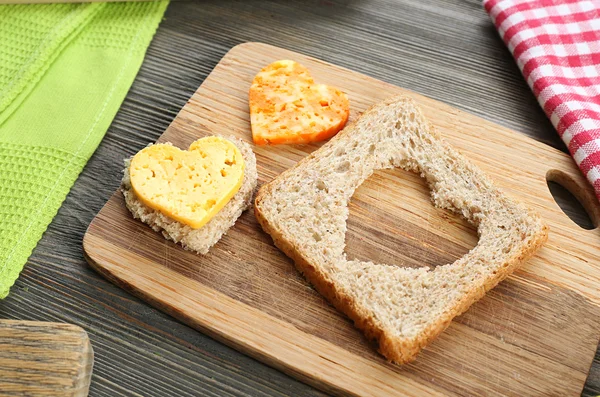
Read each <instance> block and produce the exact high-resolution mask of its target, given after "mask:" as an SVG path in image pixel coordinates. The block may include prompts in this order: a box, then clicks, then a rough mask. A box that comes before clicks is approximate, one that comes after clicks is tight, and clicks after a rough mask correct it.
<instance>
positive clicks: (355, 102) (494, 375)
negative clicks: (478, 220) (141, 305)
mask: <svg viewBox="0 0 600 397" xmlns="http://www.w3.org/2000/svg"><path fill="white" fill-rule="evenodd" d="M278 59H291V60H294V61H297V62H299V63H301V64H302V65H304V66H306V67H308V69H309V70H310V71H311V74H312V75H313V77H314V78H315V81H317V82H319V83H325V84H329V85H332V86H334V87H338V88H340V89H341V90H343V91H344V92H345V93H346V94H347V95H348V98H349V100H350V103H351V115H350V122H352V121H353V120H354V119H355V118H356V117H358V115H359V114H360V113H361V112H363V111H364V110H366V109H367V108H368V107H369V106H371V105H373V104H375V103H377V102H379V101H381V100H383V99H385V98H388V97H390V96H392V95H396V94H409V95H411V96H413V97H415V99H416V100H417V101H418V103H419V104H420V105H421V106H422V108H423V110H424V113H425V116H426V117H427V118H428V120H429V121H430V122H431V123H432V124H433V125H434V126H436V128H437V129H438V130H439V131H440V133H441V134H442V136H444V137H445V139H447V140H448V141H449V142H450V143H452V144H453V145H454V146H455V147H457V148H459V149H460V150H461V151H462V152H463V153H464V154H465V155H466V156H467V157H468V158H469V159H471V160H472V161H474V162H475V163H476V164H477V165H479V166H480V167H481V168H482V169H483V170H484V171H486V172H487V173H488V174H489V175H490V176H491V177H492V179H493V180H494V181H495V182H496V183H497V184H499V185H500V187H502V188H503V189H504V190H505V191H507V192H509V193H510V194H512V195H514V196H516V197H517V198H518V199H520V200H521V201H523V202H525V203H526V204H528V205H529V206H530V207H532V208H534V209H535V210H537V211H538V212H539V213H540V214H541V216H542V217H543V218H544V219H545V221H546V222H547V223H548V225H549V227H550V230H551V232H550V235H549V240H548V243H547V244H546V246H545V247H544V249H543V250H542V251H540V252H539V254H537V255H536V256H535V257H534V258H533V259H531V260H530V261H529V262H528V263H527V265H526V266H525V267H523V268H522V269H521V270H520V271H518V272H517V273H516V274H515V275H514V276H511V277H510V278H509V280H508V282H506V283H505V284H503V285H502V287H501V288H499V289H498V290H493V291H492V292H490V293H489V294H488V295H489V296H486V297H485V298H484V299H483V300H482V301H481V302H480V303H478V304H476V305H474V306H473V307H472V308H471V309H470V310H469V312H468V313H467V314H466V315H464V316H461V317H460V318H459V319H458V320H457V321H455V322H454V323H453V324H452V325H451V326H450V327H449V328H448V330H446V332H445V333H444V334H443V336H442V337H441V338H440V340H438V341H436V342H434V343H433V344H432V345H431V346H430V347H429V348H428V349H426V350H425V351H424V352H423V353H421V354H420V355H419V357H418V359H417V361H416V362H415V363H414V364H411V365H407V366H404V367H400V366H397V365H392V364H389V363H387V362H386V361H385V360H384V359H383V358H382V357H380V356H378V355H377V354H376V353H375V351H374V347H373V346H372V345H370V344H369V343H368V342H367V341H365V340H364V339H363V338H362V336H361V335H360V333H359V332H358V331H356V330H355V329H354V328H353V326H352V324H351V323H350V322H349V321H347V320H346V319H345V318H344V317H343V316H342V315H340V314H338V313H337V312H335V310H332V308H331V306H330V305H329V304H328V303H327V302H326V301H325V300H324V299H323V298H322V297H321V296H319V294H318V293H317V292H316V291H314V290H312V289H311V288H310V286H309V285H308V283H307V282H305V281H304V280H303V279H302V277H301V276H300V275H299V274H298V273H297V272H296V271H295V269H294V267H293V264H292V263H291V261H290V260H289V259H288V258H286V257H285V255H283V254H282V253H281V252H280V251H279V250H277V249H276V248H274V247H273V245H272V242H271V240H270V238H269V236H268V235H266V234H265V233H263V232H262V230H261V228H260V226H259V225H258V223H257V221H256V219H255V217H254V213H253V211H248V212H246V213H245V214H244V215H243V216H242V217H241V218H240V219H239V220H238V221H237V222H236V225H235V226H234V227H233V228H232V229H230V230H229V232H228V233H227V235H226V236H225V237H224V238H223V239H222V240H221V241H220V242H219V243H218V244H217V245H216V246H214V247H213V248H212V249H211V251H210V252H209V253H208V254H207V255H205V256H198V255H196V254H194V253H192V252H188V251H185V250H183V249H182V248H181V247H180V246H178V245H176V244H173V243H170V242H167V241H165V240H164V238H163V237H162V235H161V234H159V233H155V232H153V231H152V230H151V229H150V228H149V227H148V226H147V225H144V224H143V223H141V222H139V221H136V220H134V219H133V217H132V216H131V214H130V213H129V211H128V210H127V209H126V207H125V204H124V200H123V197H122V194H121V192H120V191H117V192H116V193H115V194H114V195H113V196H112V197H111V199H110V200H109V202H108V203H107V205H106V206H105V207H104V208H103V209H102V210H101V211H100V213H99V214H98V215H97V216H96V218H95V219H94V220H93V221H92V223H91V225H90V227H89V229H88V231H87V233H86V235H85V237H84V240H83V245H84V251H85V254H86V257H87V258H88V261H89V263H90V265H92V267H94V268H95V269H96V270H98V271H99V272H100V273H102V274H103V275H105V276H106V277H107V278H109V279H110V280H112V281H113V282H115V283H116V284H117V285H120V286H122V287H123V288H125V289H127V290H128V291H132V292H133V293H134V294H136V295H138V296H140V297H142V298H143V299H144V300H146V301H148V302H150V303H151V304H153V305H154V306H156V307H158V308H160V309H161V310H164V311H165V312H167V313H169V314H171V315H173V316H175V317H177V318H179V319H181V320H182V321H184V322H185V323H187V324H189V325H191V326H193V327H195V328H197V329H199V330H200V331H202V332H206V333H207V334H209V335H211V336H213V337H214V338H216V339H219V340H221V341H223V342H224V343H227V344H229V345H231V346H233V347H235V348H237V349H239V350H240V351H242V352H245V353H247V354H249V355H251V356H253V357H257V358H259V359H260V360H262V361H264V362H266V363H267V364H269V365H272V366H274V367H276V368H278V369H281V370H282V371H284V372H287V373H289V374H291V375H293V376H296V377H298V378H299V379H301V380H304V381H306V382H308V383H310V384H313V385H315V386H317V387H319V388H321V389H323V390H328V391H332V392H334V393H336V394H340V393H342V394H353V395H354V394H355V395H362V396H378V395H383V394H385V395H415V396H418V395H422V394H423V393H426V394H435V393H443V394H446V395H482V394H485V395H493V394H497V395H500V394H513V395H519V396H522V395H533V394H541V395H561V396H567V395H572V396H576V395H579V394H580V393H581V390H582V388H583V385H584V383H585V378H586V376H587V371H588V369H589V367H590V365H591V362H592V360H593V357H594V353H595V351H596V347H597V345H598V339H599V338H600V319H599V318H597V316H598V314H600V310H599V308H598V304H599V303H600V291H599V290H598V288H597V285H598V284H600V269H599V268H598V267H597V266H596V265H595V264H596V263H599V262H600V244H599V243H600V236H598V234H597V232H596V231H589V230H585V229H582V228H581V227H579V226H578V225H576V224H575V223H573V222H572V221H571V220H570V219H569V218H568V217H567V216H566V215H565V214H564V213H563V211H562V210H561V209H560V208H559V207H558V206H557V205H556V202H555V201H554V199H553V198H552V194H551V193H550V191H549V190H548V186H547V181H546V176H547V175H552V176H553V179H555V180H556V179H560V180H561V181H562V183H563V184H567V183H565V181H568V184H569V185H571V186H576V187H577V191H578V193H579V194H580V195H581V196H582V197H584V196H585V195H586V193H589V195H587V200H585V202H589V203H592V202H593V201H592V200H595V197H594V194H593V192H592V190H591V189H587V184H586V182H585V180H584V178H583V177H582V176H581V175H580V174H579V172H578V170H577V168H576V166H575V165H573V161H572V160H571V158H570V157H569V156H567V155H565V154H564V153H561V152H560V151H558V150H556V149H554V148H551V147H548V146H547V145H544V144H542V143H538V142H536V141H534V140H532V139H530V138H526V137H523V136H522V135H520V134H518V133H516V132H512V131H510V130H508V129H506V128H502V127H500V126H497V125H495V124H493V123H490V122H488V121H485V120H483V119H481V118H479V117H476V116H472V115H470V114H468V113H466V112H462V111H459V110H457V109H455V108H452V107H450V106H448V105H445V104H443V103H440V102H438V101H434V100H430V99H427V98H425V97H422V96H416V95H415V94H412V93H409V92H407V91H405V90H402V89H400V88H398V87H395V86H393V85H391V84H386V83H383V82H381V81H378V80H376V79H373V78H369V77H367V76H365V75H361V74H359V73H355V72H351V71H349V70H345V69H342V68H339V67H336V66H333V65H330V64H327V63H324V62H322V61H319V60H315V59H311V58H308V57H306V56H303V55H300V54H297V53H293V52H290V51H287V50H283V49H279V48H277V47H273V46H269V45H264V44H259V43H246V44H242V45H239V46H236V47H235V48H233V49H232V50H231V51H229V52H228V53H227V54H226V55H225V57H224V58H223V59H222V60H221V61H220V62H219V64H218V65H217V66H216V67H215V69H214V71H213V72H212V73H211V74H210V75H209V76H208V77H207V78H206V80H205V81H204V83H203V84H202V86H201V87H200V88H199V89H198V91H197V92H196V93H195V94H194V95H193V96H192V97H191V98H190V100H189V101H188V103H187V105H186V106H185V107H184V108H183V109H182V110H181V112H180V113H179V115H178V116H177V117H176V118H175V120H174V121H173V123H172V124H171V125H170V126H169V128H168V129H167V130H166V131H165V133H164V134H163V135H162V136H161V137H160V139H159V141H160V142H171V143H173V144H174V145H176V146H178V147H181V148H187V147H188V146H189V145H190V144H191V143H192V142H193V141H195V140H197V139H198V138H201V137H203V136H207V135H212V134H222V135H231V136H235V137H237V138H240V139H242V140H244V141H246V142H248V143H249V144H252V134H251V131H250V122H249V119H250V116H249V112H248V89H249V87H250V85H251V83H252V79H253V77H254V76H255V75H256V73H258V71H260V70H261V68H263V67H264V66H265V65H268V64H270V63H272V62H274V61H276V60H278ZM320 146H321V144H313V145H284V146H253V150H254V152H255V154H256V157H257V169H258V175H259V178H258V179H259V186H260V185H262V184H264V183H267V182H269V181H270V180H272V179H273V178H274V177H275V176H276V175H278V174H280V173H281V172H282V171H284V170H285V169H288V168H290V167H292V166H293V165H294V164H295V163H296V162H297V161H298V160H300V159H302V158H303V157H305V156H306V155H307V154H308V153H311V152H312V151H314V150H315V149H316V148H318V147H320ZM557 175H558V176H560V177H557ZM428 196H429V190H428V188H427V187H426V185H425V183H424V182H423V181H422V180H421V179H420V177H419V176H418V175H413V174H411V173H409V172H403V171H400V170H388V171H380V172H376V173H375V175H374V176H372V177H370V178H369V179H367V180H366V181H365V182H364V183H363V184H362V185H361V186H360V187H359V188H358V189H357V191H356V192H355V194H354V195H353V197H352V201H351V205H350V217H349V219H348V229H349V231H348V233H347V235H346V244H347V249H346V252H347V254H348V256H349V258H350V259H354V258H357V257H359V259H362V260H367V261H369V260H371V261H374V262H375V263H387V264H393V265H398V266H430V267H433V266H436V265H444V264H447V263H451V262H454V260H456V259H458V258H459V257H460V256H462V255H464V254H465V253H466V252H468V250H469V249H471V248H473V246H474V245H475V244H476V243H477V236H476V231H475V230H474V229H473V228H472V227H470V225H469V224H468V223H467V222H465V221H463V220H462V219H460V218H459V217H457V216H455V215H453V214H452V213H450V212H449V211H442V210H439V209H436V208H434V207H433V206H432V204H431V202H430V200H429V197H428ZM586 298H587V299H586ZM299 307H300V308H302V310H298V308H299ZM525 313H528V315H524V314H525ZM540 340H542V341H543V342H542V343H540ZM541 368H543V370H539V369H541ZM493 379H503V380H504V381H502V382H496V381H493Z"/></svg>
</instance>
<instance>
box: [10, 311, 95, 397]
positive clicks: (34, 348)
mask: <svg viewBox="0 0 600 397" xmlns="http://www.w3.org/2000/svg"><path fill="white" fill-rule="evenodd" d="M93 366H94V351H93V349H92V346H91V345H90V340H89V338H88V336H87V333H86V332H85V331H84V330H83V329H82V328H81V327H78V326H75V325H71V324H61V323H45V322H38V321H15V320H0V394H1V395H2V396H40V397H42V396H57V397H58V396H61V397H85V396H87V395H88V390H89V387H90V379H91V376H92V368H93Z"/></svg>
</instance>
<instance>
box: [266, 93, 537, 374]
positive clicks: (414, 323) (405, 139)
mask: <svg viewBox="0 0 600 397" xmlns="http://www.w3.org/2000/svg"><path fill="white" fill-rule="evenodd" d="M393 167H401V168H403V169H406V170H410V171H413V172H416V173H418V174H420V175H421V176H422V177H423V178H424V179H425V180H426V181H427V184H428V186H429V188H430V189H431V198H432V201H433V203H434V205H436V206H437V207H440V208H446V209H449V210H451V211H454V212H456V213H458V214H460V215H461V216H463V217H464V218H465V219H467V220H468V221H469V222H470V223H472V224H473V225H475V226H476V227H477V229H478V234H479V242H478V244H477V246H476V247H475V248H473V249H472V250H471V251H470V252H469V253H467V254H466V255H465V256H463V257H462V258H460V259H458V260H457V261H455V262H454V263H452V264H447V265H444V266H437V267H436V268H435V269H433V270H430V269H429V268H427V267H422V268H404V267H399V266H394V265H393V264H376V263H372V262H363V261H358V260H348V259H347V258H346V254H345V252H344V249H345V234H346V220H347V218H348V202H349V201H350V199H351V197H352V195H353V193H354V191H355V190H356V188H357V187H358V186H359V185H360V184H361V183H362V182H363V181H364V180H365V179H367V178H368V177H369V176H370V175H371V174H372V173H373V172H374V171H375V170H378V169H386V168H393ZM255 214H256V217H257V219H258V221H259V222H260V224H261V226H262V227H263V229H264V230H265V231H266V232H267V233H269V234H270V235H271V236H272V238H273V241H274V242H275V245H277V247H279V248H280V249H281V250H282V251H283V252H284V253H285V254H286V255H288V256H289V257H291V258H292V259H293V260H294V262H295V264H296V267H297V268H298V269H299V270H300V271H301V272H302V273H303V274H304V275H305V277H306V278H307V279H308V280H309V281H310V282H311V283H312V284H313V285H314V286H315V288H316V289H317V290H318V291H319V292H320V293H321V294H322V295H324V296H325V297H326V298H327V299H328V300H329V301H330V302H331V303H333V304H334V305H335V306H336V307H337V308H338V309H339V310H340V311H342V312H343V313H345V314H346V315H347V316H349V317H350V318H351V319H352V320H353V321H354V323H355V325H356V326H357V327H358V328H360V329H361V330H363V332H364V333H365V335H366V336H367V337H368V338H371V339H375V340H377V341H378V342H379V351H380V352H381V353H382V354H383V355H384V356H385V357H386V358H387V359H388V360H390V361H393V362H396V363H400V364H402V363H407V362H410V361H412V360H414V359H415V358H416V356H417V354H418V353H419V351H420V350H421V349H422V348H423V347H425V346H426V345H427V344H429V343H430V342H431V341H432V340H433V339H434V338H435V337H436V336H438V335H439V334H440V333H441V332H442V331H443V330H444V329H445V328H446V327H447V326H448V325H449V324H450V322H451V321H452V319H453V318H454V317H455V316H457V315H459V314H461V313H463V312H464V311H465V310H467V309H468V308H469V306H471V305H472V304H473V303H474V302H475V301H477V300H478V299H480V298H481V297H482V296H483V295H484V294H485V293H486V291H488V290H490V289H491V288H493V287H494V286H496V285H497V284H498V283H499V282H500V281H502V280H503V279H504V278H506V277H507V276H508V275H509V274H510V273H512V272H513V271H514V270H515V269H516V268H517V267H518V266H519V265H521V264H523V263H524V262H525V261H526V260H527V259H528V258H529V257H531V256H532V255H533V254H534V253H535V252H536V251H537V250H538V249H539V248H540V247H541V246H542V244H543V243H544V242H545V241H546V239H547V233H548V229H547V226H546V225H545V224H544V223H543V222H542V220H541V219H540V217H539V216H538V215H537V214H535V213H533V212H532V211H530V210H528V209H527V208H526V207H525V206H523V205H522V204H519V203H518V202H516V201H515V200H514V199H512V198H510V197H508V196H507V195H506V194H504V193H503V192H502V191H500V190H499V189H498V188H496V187H495V186H494V184H493V183H492V182H491V180H490V179H489V178H488V177H487V176H486V175H485V174H484V173H483V172H482V171H481V170H480V169H479V168H477V167H476V166H474V165H473V164H472V163H470V162H469V161H468V160H467V159H466V158H465V157H463V156H462V155H461V154H460V153H459V152H458V151H457V150H456V149H454V148H453V147H452V146H450V145H449V144H448V143H446V142H445V141H444V140H443V139H442V138H441V137H440V136H439V135H438V134H437V133H436V131H435V130H434V129H433V127H432V126H431V125H430V124H429V123H428V122H427V121H426V120H425V118H424V117H423V115H422V113H421V111H420V109H419V108H418V107H417V106H416V104H415V103H414V102H413V101H412V100H411V99H410V98H407V97H403V96H400V97H393V98H390V99H388V100H386V101H384V102H382V103H380V104H377V105H375V106H373V107H372V108H371V109H369V110H368V111H366V112H365V113H364V114H363V115H362V116H361V117H360V118H359V119H358V120H357V121H356V122H355V123H354V124H353V125H350V126H348V127H346V128H345V129H344V130H343V131H342V132H341V133H339V134H338V135H337V136H336V137H335V138H333V139H332V140H331V141H329V142H328V143H327V144H325V145H324V146H323V147H321V148H320V149H319V150H317V151H315V152H313V153H312V154H311V155H309V156H308V157H306V158H305V159H304V160H302V161H300V162H299V163H298V164H297V165H296V166H295V167H293V168H291V169H289V170H287V171H286V172H284V173H282V174H281V175H279V176H278V177H277V178H275V179H274V180H273V181H272V182H270V183H268V184H266V185H264V186H263V187H262V188H261V189H260V191H259V193H258V194H257V197H256V202H255Z"/></svg>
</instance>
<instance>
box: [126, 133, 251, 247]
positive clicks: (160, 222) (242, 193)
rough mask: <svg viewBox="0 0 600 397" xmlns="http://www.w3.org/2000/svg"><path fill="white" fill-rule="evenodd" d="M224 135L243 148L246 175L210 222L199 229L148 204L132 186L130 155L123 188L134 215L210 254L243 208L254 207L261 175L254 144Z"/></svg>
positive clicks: (180, 240)
mask: <svg viewBox="0 0 600 397" xmlns="http://www.w3.org/2000/svg"><path fill="white" fill-rule="evenodd" d="M223 138H226V139H228V140H229V141H231V142H232V143H233V144H235V145H236V146H237V148H238V149H239V150H240V152H241V154H242V157H243V158H244V164H245V169H244V176H243V180H242V185H241V187H240V189H239V190H238V192H237V193H236V194H235V195H234V196H233V197H232V198H231V200H229V202H228V203H227V204H225V206H224V207H223V208H222V209H221V210H220V211H219V212H218V213H216V214H215V215H214V216H213V217H212V218H211V219H210V221H208V223H206V224H205V225H204V226H202V227H201V228H199V229H192V228H191V227H190V226H188V225H185V224H183V223H180V222H178V221H176V220H174V219H172V218H170V217H168V216H167V215H165V214H163V213H161V212H160V211H157V210H154V209H152V208H150V207H148V206H146V205H144V204H143V203H142V202H141V201H140V200H139V199H138V198H137V197H136V195H135V193H134V191H133V189H132V188H131V181H130V177H129V165H130V161H131V159H127V160H125V169H124V171H123V179H122V181H121V191H122V192H123V196H124V198H125V205H126V206H127V208H128V209H129V211H131V213H132V214H133V217H134V218H136V219H139V220H141V221H142V222H144V223H146V224H147V225H149V226H150V227H151V228H152V229H154V230H155V231H157V232H161V233H162V235H163V236H164V237H165V238H166V239H168V240H172V241H174V242H176V243H180V244H181V245H182V246H183V248H185V249H187V250H191V251H195V252H197V253H199V254H206V253H207V252H208V250H209V249H210V247H212V246H213V245H215V244H216V243H217V242H218V241H219V240H220V239H221V237H222V236H223V235H224V234H225V233H226V232H227V230H229V228H230V227H232V226H233V225H234V224H235V221H236V220H237V218H239V217H240V215H241V214H242V212H244V211H245V210H246V209H248V208H249V207H250V205H251V204H252V197H253V195H254V191H255V190H256V183H257V179H258V174H257V171H256V157H255V156H254V152H253V151H252V148H251V147H250V145H248V144H247V143H245V142H243V141H242V140H241V139H238V138H231V137H223Z"/></svg>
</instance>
